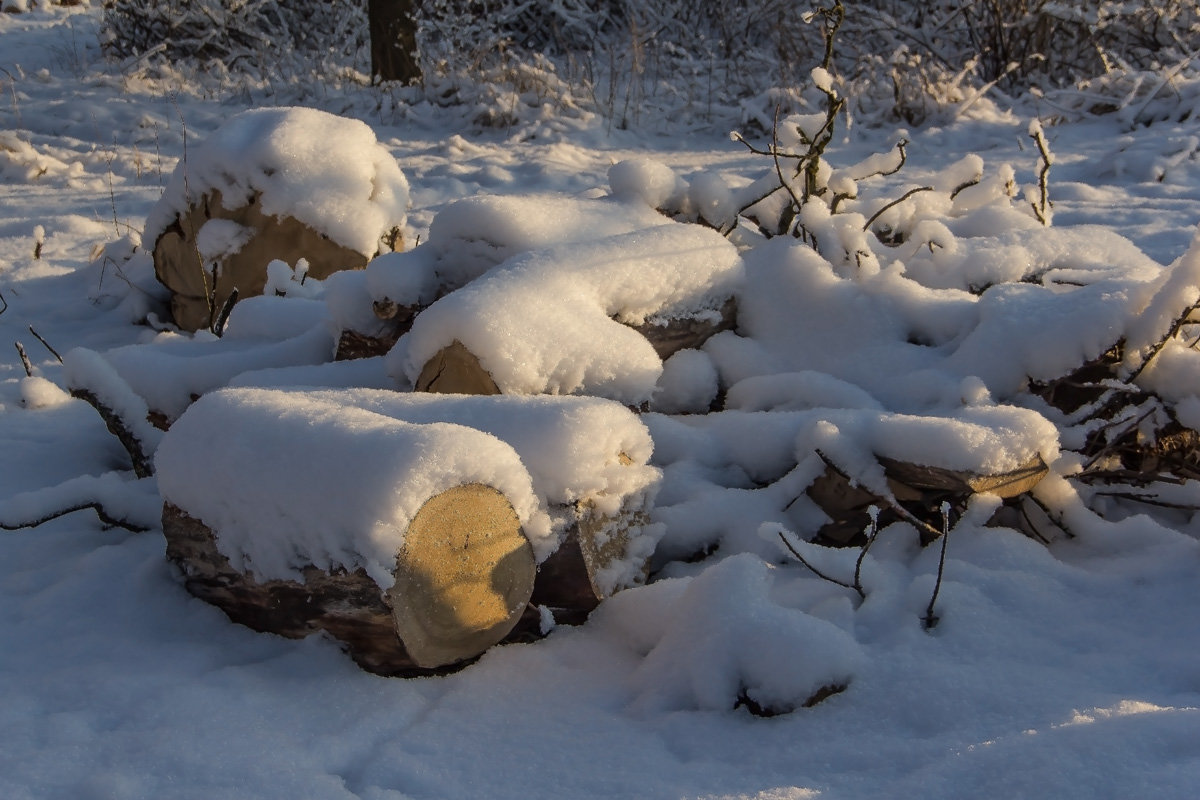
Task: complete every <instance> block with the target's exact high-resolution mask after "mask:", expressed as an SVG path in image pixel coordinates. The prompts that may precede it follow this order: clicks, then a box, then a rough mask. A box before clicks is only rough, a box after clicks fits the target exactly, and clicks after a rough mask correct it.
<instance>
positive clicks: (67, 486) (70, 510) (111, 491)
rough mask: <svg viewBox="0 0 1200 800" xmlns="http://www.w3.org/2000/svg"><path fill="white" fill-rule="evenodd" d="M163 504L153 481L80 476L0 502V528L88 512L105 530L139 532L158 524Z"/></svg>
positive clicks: (22, 526) (14, 528) (116, 475)
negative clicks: (106, 527)
mask: <svg viewBox="0 0 1200 800" xmlns="http://www.w3.org/2000/svg"><path fill="white" fill-rule="evenodd" d="M161 509H162V502H161V500H160V499H159V497H158V489H157V487H156V486H155V485H154V482H153V481H150V482H149V483H147V482H144V481H141V480H133V481H131V480H129V477H128V473H119V472H107V473H105V474H103V475H81V476H80V477H78V478H72V479H71V480H69V481H66V482H65V483H61V484H58V485H57V486H50V487H47V488H45V489H37V490H35V491H31V492H24V493H21V494H17V495H14V496H12V497H10V498H8V499H6V500H5V501H4V502H3V503H0V529H3V530H6V531H17V530H23V529H26V528H36V527H37V526H39V525H43V524H45V523H47V522H50V521H51V520H55V519H58V518H59V517H63V516H66V515H67V514H74V513H75V512H77V511H86V510H91V511H94V512H95V513H96V516H97V517H98V518H99V520H100V522H102V523H103V524H104V525H106V526H108V527H113V528H123V529H124V530H127V531H133V532H135V533H141V532H143V531H148V530H150V529H151V528H153V527H154V526H155V525H156V524H157V520H158V517H159V514H160V513H161Z"/></svg>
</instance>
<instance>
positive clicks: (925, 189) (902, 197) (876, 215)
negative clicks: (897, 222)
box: [862, 186, 933, 232]
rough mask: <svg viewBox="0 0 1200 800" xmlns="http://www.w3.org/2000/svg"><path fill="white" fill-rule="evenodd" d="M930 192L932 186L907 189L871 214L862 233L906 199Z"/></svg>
mask: <svg viewBox="0 0 1200 800" xmlns="http://www.w3.org/2000/svg"><path fill="white" fill-rule="evenodd" d="M932 191H933V187H932V186H918V187H916V188H915V189H909V190H908V191H907V192H905V193H904V194H902V195H900V196H899V197H897V198H896V199H895V200H893V201H892V202H890V203H888V204H886V205H884V207H883V208H881V209H879V210H878V211H876V212H875V213H874V214H872V215H871V217H870V219H868V220H867V221H866V222H865V223H864V224H863V227H862V229H863V231H864V232H865V231H869V230H871V225H872V224H873V223H874V222H875V220H877V219H879V218H880V217H881V216H882V215H883V212H885V211H887V210H888V209H889V208H895V207H896V206H898V205H900V204H901V203H903V202H904V201H905V200H907V199H908V198H910V197H912V196H913V195H914V194H920V193H921V192H932Z"/></svg>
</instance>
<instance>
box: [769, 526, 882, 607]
mask: <svg viewBox="0 0 1200 800" xmlns="http://www.w3.org/2000/svg"><path fill="white" fill-rule="evenodd" d="M779 541H781V542H783V546H784V547H786V548H787V549H788V552H789V553H791V554H792V555H794V556H795V557H796V560H797V561H799V562H800V563H801V564H803V565H804V566H805V567H807V568H808V571H809V572H811V573H812V574H813V575H816V576H817V577H818V578H820V579H821V580H824V581H829V582H830V583H834V584H837V585H838V586H843V587H845V588H847V589H853V590H854V591H856V592H858V596H859V597H861V598H862V599H863V600H866V599H867V596H866V595H865V594H864V593H863V590H862V586H859V585H857V583H853V584H852V583H846V582H845V581H839V580H838V579H837V578H832V577H830V576H828V575H826V574H825V573H824V572H821V570H819V569H817V568H816V567H814V566H813V565H812V564H811V563H810V562H809V561H808V559H806V558H805V557H804V556H802V555H800V551H799V550H797V549H796V548H795V547H793V546H792V543H791V542H789V541H788V538H787V531H785V530H783V529H780V531H779ZM865 549H866V548H864V550H865ZM856 572H857V570H856Z"/></svg>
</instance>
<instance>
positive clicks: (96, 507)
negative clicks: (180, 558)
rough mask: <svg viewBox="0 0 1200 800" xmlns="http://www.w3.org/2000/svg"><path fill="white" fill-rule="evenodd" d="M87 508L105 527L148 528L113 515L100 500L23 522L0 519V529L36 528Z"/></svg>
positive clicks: (143, 531) (140, 531)
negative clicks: (94, 513)
mask: <svg viewBox="0 0 1200 800" xmlns="http://www.w3.org/2000/svg"><path fill="white" fill-rule="evenodd" d="M88 509H91V510H92V511H95V512H96V516H97V517H98V518H99V520H100V522H102V523H104V525H105V526H106V527H109V528H123V529H124V530H127V531H132V532H133V533H145V532H146V531H148V530H150V529H149V528H146V527H143V526H141V525H138V524H137V523H135V522H129V521H128V520H125V519H122V518H120V517H116V516H113V515H112V514H110V513H109V512H108V511H107V510H106V509H105V508H104V505H103V504H102V503H100V502H93V503H81V504H79V505H77V506H71V507H70V508H64V509H61V510H59V511H55V512H53V513H50V514H47V515H46V516H44V517H38V518H37V519H33V520H28V521H24V522H4V521H0V529H3V530H6V531H19V530H24V529H26V528H36V527H38V526H39V525H44V524H45V523H47V522H50V521H51V520H55V519H58V518H59V517H65V516H66V515H67V514H74V513H75V512H76V511H86V510H88Z"/></svg>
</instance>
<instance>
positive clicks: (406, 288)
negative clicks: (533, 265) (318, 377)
mask: <svg viewBox="0 0 1200 800" xmlns="http://www.w3.org/2000/svg"><path fill="white" fill-rule="evenodd" d="M669 224H670V220H668V219H666V218H665V217H663V216H662V215H661V214H658V213H656V212H655V211H653V210H652V209H648V208H646V207H645V206H643V205H640V204H636V203H627V202H619V201H615V200H611V199H585V198H577V197H570V196H566V195H525V196H512V197H501V196H483V197H469V198H466V199H463V200H457V201H455V202H453V203H450V204H449V205H447V206H446V207H445V208H444V209H442V210H441V211H439V212H438V214H437V216H435V217H434V218H433V222H432V223H431V224H430V228H429V238H428V240H427V241H426V242H425V243H423V244H421V245H420V246H418V247H416V248H414V249H413V250H410V251H406V252H402V253H386V254H384V255H382V256H379V257H378V258H376V259H374V260H372V261H371V263H370V264H368V265H367V268H366V270H365V271H364V273H362V274H361V275H358V274H356V273H350V274H351V275H352V276H353V277H350V278H341V279H339V280H338V281H336V282H333V283H331V284H330V297H329V302H330V307H331V308H332V309H333V318H334V321H335V322H336V323H337V324H338V325H339V327H340V328H341V329H342V330H354V331H359V332H361V333H367V334H371V333H374V332H376V331H378V330H381V326H382V325H383V323H381V322H380V320H379V319H378V318H376V317H375V316H374V314H373V313H372V312H371V303H372V302H374V301H384V300H387V301H391V302H393V303H396V304H398V305H401V306H417V305H428V304H429V303H431V302H433V301H434V300H436V299H437V297H438V296H439V295H440V294H444V293H446V292H447V291H450V290H453V289H457V288H458V287H460V286H463V285H465V284H467V283H469V282H470V281H472V280H474V279H475V278H478V277H479V276H480V275H482V274H484V273H485V272H487V271H488V270H489V269H491V268H492V267H494V266H496V265H497V264H500V263H501V262H503V261H506V260H508V259H510V258H512V257H514V256H517V255H520V254H522V253H525V252H528V251H530V250H538V249H544V248H547V247H553V246H556V245H564V244H572V243H579V242H588V241H594V240H597V239H604V238H607V237H610V236H617V235H620V234H623V233H631V232H633V231H639V230H643V229H646V228H655V227H658V226H662V225H669Z"/></svg>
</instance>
